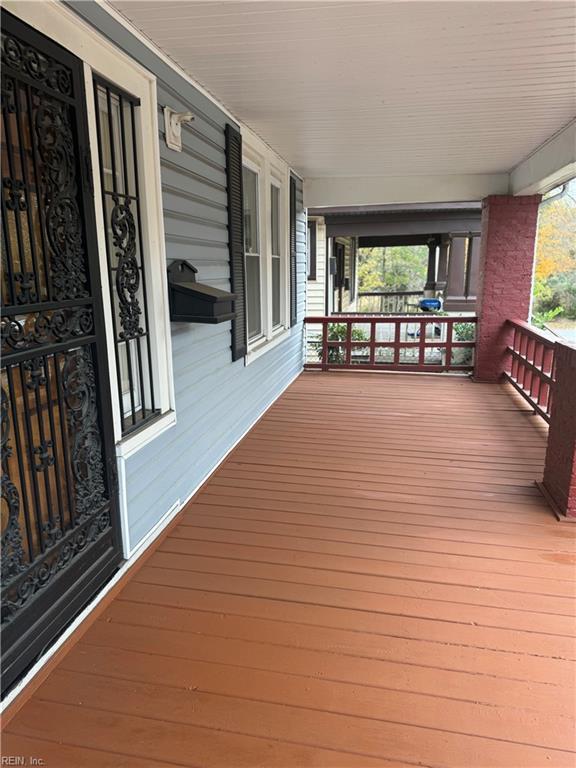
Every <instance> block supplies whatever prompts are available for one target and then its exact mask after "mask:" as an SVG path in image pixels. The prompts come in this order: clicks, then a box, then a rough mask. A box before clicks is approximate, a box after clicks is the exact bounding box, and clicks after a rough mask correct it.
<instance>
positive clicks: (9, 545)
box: [0, 387, 26, 582]
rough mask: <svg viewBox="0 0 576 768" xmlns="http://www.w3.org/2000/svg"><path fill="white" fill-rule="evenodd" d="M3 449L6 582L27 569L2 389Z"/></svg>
mask: <svg viewBox="0 0 576 768" xmlns="http://www.w3.org/2000/svg"><path fill="white" fill-rule="evenodd" d="M0 421H1V427H0V450H1V451H2V480H1V483H2V500H3V502H4V504H5V505H6V510H7V515H6V520H5V525H4V527H3V529H2V568H1V571H2V581H3V582H6V581H9V580H11V579H13V578H14V577H15V576H17V575H18V574H19V573H21V572H22V571H23V570H24V568H25V567H26V566H25V563H24V548H23V546H22V533H21V531H20V494H19V492H18V488H17V487H16V486H15V485H14V483H13V482H12V480H11V479H10V475H9V467H8V460H9V459H10V456H12V447H11V446H10V411H9V400H8V395H7V394H6V392H5V390H4V388H3V387H2V394H1V402H0Z"/></svg>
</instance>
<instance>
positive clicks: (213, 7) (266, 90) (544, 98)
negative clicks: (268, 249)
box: [107, 0, 576, 206]
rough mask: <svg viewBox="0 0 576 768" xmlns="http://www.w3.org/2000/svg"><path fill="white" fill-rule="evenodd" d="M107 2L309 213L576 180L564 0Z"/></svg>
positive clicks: (575, 92)
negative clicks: (269, 154)
mask: <svg viewBox="0 0 576 768" xmlns="http://www.w3.org/2000/svg"><path fill="white" fill-rule="evenodd" d="M112 5H113V6H114V8H115V9H116V11H117V12H119V13H118V16H121V15H123V16H124V17H125V19H124V21H125V20H126V19H128V20H129V22H130V24H131V25H133V27H135V28H136V29H137V30H139V31H140V33H141V34H142V35H143V36H145V37H146V38H148V39H149V41H151V42H152V44H153V45H155V46H156V47H157V48H158V49H160V50H161V51H162V52H163V54H164V55H165V56H167V57H169V58H170V59H171V60H172V61H173V62H175V63H176V65H177V66H179V67H180V68H181V69H182V70H183V71H184V72H186V73H187V75H188V76H189V77H190V78H192V79H194V81H195V82H197V83H199V84H200V85H201V86H202V87H204V88H205V89H206V90H207V91H208V92H209V93H210V94H212V95H213V96H214V97H215V99H216V100H218V102H219V103H221V104H222V105H225V108H226V109H227V110H228V111H229V113H230V114H232V115H234V116H235V118H236V119H237V120H238V121H239V122H241V123H242V124H244V125H246V126H248V127H249V128H251V129H252V130H253V131H255V132H256V133H257V134H258V135H260V136H261V137H262V139H264V141H266V142H267V143H268V144H269V145H270V146H272V147H273V148H274V150H276V151H277V152H278V153H279V154H280V155H282V156H283V157H284V158H285V159H286V160H287V161H288V163H290V165H291V166H292V167H293V168H294V169H295V170H296V171H297V172H298V173H299V174H300V175H301V176H302V177H303V178H304V179H305V203H306V205H308V206H333V205H368V204H383V203H409V202H435V201H462V200H479V199H481V198H483V197H485V196H486V195H489V194H532V193H536V192H544V191H547V190H548V189H550V188H552V187H553V186H556V185H558V184H560V183H562V182H564V181H566V180H568V179H569V178H571V177H573V176H574V175H576V121H574V115H575V114H576V67H575V58H574V25H575V21H576V6H575V5H574V3H572V2H565V0H534V1H532V2H522V3H520V2H513V1H509V0H503V1H502V2H499V3H491V2H481V1H480V2H471V3H453V2H446V1H445V0H438V1H436V0H433V2H418V1H417V2H394V1H392V2H362V1H359V0H353V1H352V0H344V1H343V2H327V1H325V2H316V1H315V0H311V1H310V2H300V1H297V0H294V1H293V2H292V1H291V0H288V1H287V2H286V1H285V0H279V1H278V2H273V3H266V2H245V1H244V0H235V1H228V2H217V3H216V2H201V3H198V2H186V1H180V2H170V1H166V2H163V3H150V2H146V1H145V0H113V2H112ZM107 6H108V7H110V6H109V4H107ZM113 12H114V11H113Z"/></svg>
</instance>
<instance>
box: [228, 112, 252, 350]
mask: <svg viewBox="0 0 576 768" xmlns="http://www.w3.org/2000/svg"><path fill="white" fill-rule="evenodd" d="M226 181H227V185H228V247H229V249H230V283H231V287H232V293H235V294H236V301H235V302H234V311H235V313H236V316H235V318H234V320H232V360H239V359H240V358H241V357H244V355H245V354H246V351H247V348H248V345H247V335H246V328H247V324H246V277H245V274H246V273H245V259H244V209H243V199H242V136H241V135H240V132H239V131H237V130H236V128H234V126H233V125H230V124H229V123H227V124H226Z"/></svg>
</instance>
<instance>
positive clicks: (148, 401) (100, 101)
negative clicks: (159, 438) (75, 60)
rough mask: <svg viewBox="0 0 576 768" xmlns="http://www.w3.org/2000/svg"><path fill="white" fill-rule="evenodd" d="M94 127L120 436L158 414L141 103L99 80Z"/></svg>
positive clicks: (95, 84) (95, 92) (96, 88)
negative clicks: (144, 231) (140, 162)
mask: <svg viewBox="0 0 576 768" xmlns="http://www.w3.org/2000/svg"><path fill="white" fill-rule="evenodd" d="M94 94H95V102H96V126H97V134H98V152H99V157H100V176H101V185H102V207H103V212H104V221H105V224H106V254H107V259H108V282H109V287H110V301H111V304H112V320H113V328H114V346H115V356H116V369H117V377H118V390H119V400H120V404H121V410H122V434H123V435H125V434H128V433H129V432H131V431H133V430H134V429H136V428H137V427H140V426H142V425H143V423H144V422H146V421H149V420H150V419H151V418H154V416H156V415H157V414H158V409H157V408H156V403H155V398H154V381H153V376H152V354H151V345H150V332H149V322H148V301H147V296H146V275H145V270H144V267H143V254H142V236H141V231H140V218H141V216H140V195H139V188H138V176H137V156H136V119H135V110H136V108H137V107H138V106H139V101H138V99H135V98H134V97H132V96H129V95H127V94H125V93H122V92H121V91H118V90H117V89H115V88H114V86H111V85H109V84H108V83H105V82H104V81H101V80H98V79H95V81H94Z"/></svg>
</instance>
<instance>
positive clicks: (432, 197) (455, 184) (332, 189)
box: [304, 173, 509, 208]
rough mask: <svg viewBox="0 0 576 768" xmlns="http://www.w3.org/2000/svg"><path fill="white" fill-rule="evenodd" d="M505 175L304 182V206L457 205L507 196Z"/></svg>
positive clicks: (507, 178) (392, 177)
mask: <svg viewBox="0 0 576 768" xmlns="http://www.w3.org/2000/svg"><path fill="white" fill-rule="evenodd" d="M508 185H509V177H508V174H507V173H495V174H471V175H467V176H462V175H455V174H448V175H445V176H365V177H358V176H355V177H341V178H318V179H305V180H304V205H305V206H306V207H307V208H321V207H331V206H341V205H388V204H389V203H404V204H406V203H457V202H467V201H469V200H481V199H482V198H484V197H487V196H488V195H505V194H508Z"/></svg>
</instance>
